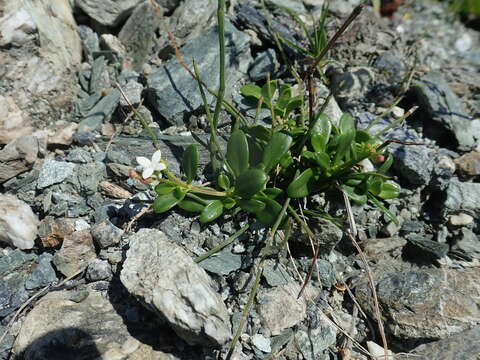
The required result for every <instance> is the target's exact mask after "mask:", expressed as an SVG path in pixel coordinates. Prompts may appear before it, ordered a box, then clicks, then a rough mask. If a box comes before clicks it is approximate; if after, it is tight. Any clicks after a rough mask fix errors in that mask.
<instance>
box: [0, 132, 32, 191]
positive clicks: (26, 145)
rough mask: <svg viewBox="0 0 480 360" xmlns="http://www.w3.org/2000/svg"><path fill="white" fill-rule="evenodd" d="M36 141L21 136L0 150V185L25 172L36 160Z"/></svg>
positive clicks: (30, 137) (29, 137)
mask: <svg viewBox="0 0 480 360" xmlns="http://www.w3.org/2000/svg"><path fill="white" fill-rule="evenodd" d="M38 152H39V143H38V139H37V138H36V137H34V136H22V137H19V138H17V139H15V140H13V141H12V142H10V143H9V144H8V145H7V146H5V147H4V148H3V149H2V150H0V183H3V182H5V181H7V180H9V179H11V178H13V177H15V176H17V175H18V174H21V173H22V172H25V171H27V170H28V169H29V168H30V167H31V165H32V164H33V163H34V162H35V160H37V155H38Z"/></svg>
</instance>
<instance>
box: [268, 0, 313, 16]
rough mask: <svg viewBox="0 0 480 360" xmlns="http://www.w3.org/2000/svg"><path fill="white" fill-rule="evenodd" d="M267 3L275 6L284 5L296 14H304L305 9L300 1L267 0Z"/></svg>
mask: <svg viewBox="0 0 480 360" xmlns="http://www.w3.org/2000/svg"><path fill="white" fill-rule="evenodd" d="M267 3H268V4H269V5H273V6H276V7H280V8H282V7H286V8H289V9H290V10H293V11H294V12H295V13H297V14H305V13H306V12H307V10H306V9H305V6H304V5H303V4H302V2H300V1H295V0H268V2H267Z"/></svg>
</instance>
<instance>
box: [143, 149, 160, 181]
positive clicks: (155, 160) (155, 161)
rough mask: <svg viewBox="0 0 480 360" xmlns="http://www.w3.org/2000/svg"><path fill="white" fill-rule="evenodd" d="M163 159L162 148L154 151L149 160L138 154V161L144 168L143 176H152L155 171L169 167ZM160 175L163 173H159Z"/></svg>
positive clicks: (145, 177) (146, 177)
mask: <svg viewBox="0 0 480 360" xmlns="http://www.w3.org/2000/svg"><path fill="white" fill-rule="evenodd" d="M161 160H162V152H161V151H160V150H157V151H155V152H154V153H153V155H152V160H149V159H147V158H146V157H143V156H138V157H137V162H138V163H139V164H140V166H141V167H142V169H143V171H142V178H144V179H148V178H149V177H150V176H152V175H153V173H154V172H155V171H162V170H165V169H166V168H167V167H166V166H165V164H164V163H163V162H162V161H161ZM158 176H162V175H161V174H158Z"/></svg>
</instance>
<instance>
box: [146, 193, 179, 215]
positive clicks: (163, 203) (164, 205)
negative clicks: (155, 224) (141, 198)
mask: <svg viewBox="0 0 480 360" xmlns="http://www.w3.org/2000/svg"><path fill="white" fill-rule="evenodd" d="M184 197H185V193H184V192H182V191H172V192H170V193H168V194H166V195H161V196H159V197H157V198H156V199H155V201H154V202H153V210H154V211H155V212H156V213H163V212H165V211H168V210H170V209H171V208H173V207H174V206H175V205H177V204H178V203H179V202H180V201H182V200H183V198H184Z"/></svg>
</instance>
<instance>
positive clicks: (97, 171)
mask: <svg viewBox="0 0 480 360" xmlns="http://www.w3.org/2000/svg"><path fill="white" fill-rule="evenodd" d="M106 175H107V174H106V166H105V164H104V163H102V162H98V161H95V162H92V163H89V164H81V165H78V167H77V171H76V176H77V180H78V181H77V182H76V188H77V191H78V192H79V193H80V194H83V195H84V196H87V195H93V194H95V193H96V192H97V189H98V184H99V183H100V182H101V181H102V180H103V179H104V178H105V177H106Z"/></svg>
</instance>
